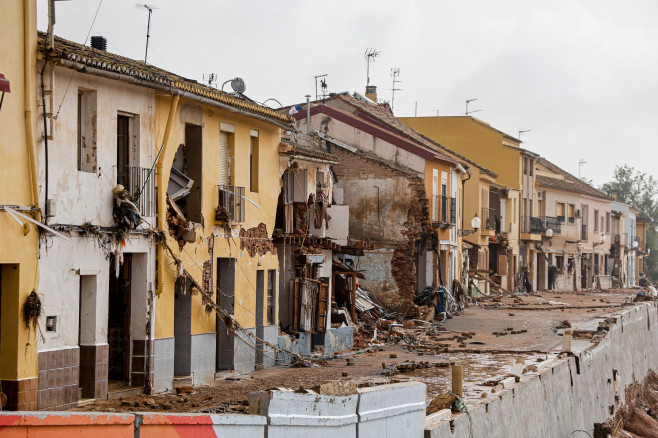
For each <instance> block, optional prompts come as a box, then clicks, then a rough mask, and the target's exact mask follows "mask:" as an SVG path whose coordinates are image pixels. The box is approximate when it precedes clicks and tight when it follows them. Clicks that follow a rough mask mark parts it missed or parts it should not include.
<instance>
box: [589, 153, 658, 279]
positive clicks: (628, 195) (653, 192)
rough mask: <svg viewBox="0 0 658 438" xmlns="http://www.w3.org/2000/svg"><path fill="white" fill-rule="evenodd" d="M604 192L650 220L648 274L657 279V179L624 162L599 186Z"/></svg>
mask: <svg viewBox="0 0 658 438" xmlns="http://www.w3.org/2000/svg"><path fill="white" fill-rule="evenodd" d="M601 190H602V191H603V192H605V193H606V194H608V195H610V196H613V195H616V196H617V200H618V201H620V202H624V203H626V204H630V205H633V206H635V207H637V208H639V209H640V211H641V212H642V215H643V216H646V217H648V218H649V219H650V220H651V223H650V224H649V227H648V228H647V248H651V252H653V253H654V256H653V257H647V269H648V271H649V276H650V277H651V278H653V279H658V253H656V252H655V251H656V249H657V248H658V231H657V229H656V227H657V226H658V201H657V200H656V198H657V195H658V181H657V180H656V179H655V178H654V177H653V176H652V175H647V174H646V173H641V172H639V171H636V170H635V169H634V168H632V167H631V166H629V165H628V164H625V165H623V166H617V167H615V173H614V177H613V180H612V181H610V182H607V183H605V184H603V185H602V186H601Z"/></svg>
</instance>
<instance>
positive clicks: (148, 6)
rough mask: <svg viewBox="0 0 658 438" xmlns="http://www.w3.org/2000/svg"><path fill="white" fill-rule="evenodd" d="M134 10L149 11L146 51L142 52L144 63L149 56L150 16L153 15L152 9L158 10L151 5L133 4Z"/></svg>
mask: <svg viewBox="0 0 658 438" xmlns="http://www.w3.org/2000/svg"><path fill="white" fill-rule="evenodd" d="M135 8H137V9H146V10H147V11H149V21H148V24H147V25H146V51H145V52H144V62H146V58H147V57H148V54H149V39H150V38H151V14H152V13H153V10H154V9H160V8H158V7H157V6H152V5H147V4H146V3H137V4H135Z"/></svg>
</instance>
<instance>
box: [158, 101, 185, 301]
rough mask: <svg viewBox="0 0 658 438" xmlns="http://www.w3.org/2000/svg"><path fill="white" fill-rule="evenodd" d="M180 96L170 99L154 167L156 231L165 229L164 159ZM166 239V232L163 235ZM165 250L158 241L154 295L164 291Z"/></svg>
mask: <svg viewBox="0 0 658 438" xmlns="http://www.w3.org/2000/svg"><path fill="white" fill-rule="evenodd" d="M179 99H180V96H179V95H178V94H176V95H174V96H173V99H172V101H171V106H170V107H169V116H168V117H167V126H166V127H165V132H164V136H163V137H162V152H161V153H160V158H158V163H157V164H156V167H155V176H156V184H157V190H158V197H157V199H158V204H157V205H158V231H160V232H162V231H165V218H166V215H167V208H166V205H167V191H166V190H165V181H164V175H163V170H164V160H165V157H166V156H167V146H168V144H169V133H170V132H171V125H172V123H173V121H174V117H175V116H176V108H177V107H178V100H179ZM164 238H165V239H166V234H165V237H164ZM164 258H165V252H164V242H160V244H159V245H158V286H157V290H156V292H155V294H156V295H160V294H161V293H162V292H163V291H164V269H165V261H164Z"/></svg>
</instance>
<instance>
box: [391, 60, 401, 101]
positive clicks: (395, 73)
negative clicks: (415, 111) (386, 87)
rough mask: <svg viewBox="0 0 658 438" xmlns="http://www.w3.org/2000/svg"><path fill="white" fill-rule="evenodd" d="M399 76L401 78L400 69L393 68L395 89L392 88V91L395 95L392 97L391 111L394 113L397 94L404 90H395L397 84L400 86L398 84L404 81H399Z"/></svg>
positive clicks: (392, 75)
mask: <svg viewBox="0 0 658 438" xmlns="http://www.w3.org/2000/svg"><path fill="white" fill-rule="evenodd" d="M398 76H400V67H393V68H392V69H391V77H392V78H393V88H391V90H392V92H393V93H392V94H393V95H392V96H391V111H393V108H394V104H395V92H396V91H400V90H402V88H395V84H398V83H400V82H402V81H399V80H398V79H397V78H398Z"/></svg>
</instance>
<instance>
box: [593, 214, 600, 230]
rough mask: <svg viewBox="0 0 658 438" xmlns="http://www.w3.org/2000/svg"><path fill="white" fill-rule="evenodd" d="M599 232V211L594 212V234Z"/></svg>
mask: <svg viewBox="0 0 658 438" xmlns="http://www.w3.org/2000/svg"><path fill="white" fill-rule="evenodd" d="M597 231H599V211H598V210H594V232H595V233H596V232H597Z"/></svg>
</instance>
